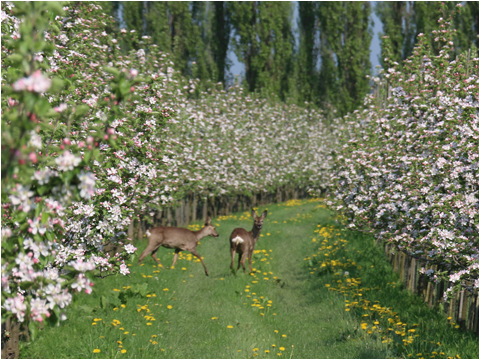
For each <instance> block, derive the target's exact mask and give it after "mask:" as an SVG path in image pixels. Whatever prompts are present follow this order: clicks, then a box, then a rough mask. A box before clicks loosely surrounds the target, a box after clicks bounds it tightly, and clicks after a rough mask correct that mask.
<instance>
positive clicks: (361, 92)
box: [318, 1, 372, 115]
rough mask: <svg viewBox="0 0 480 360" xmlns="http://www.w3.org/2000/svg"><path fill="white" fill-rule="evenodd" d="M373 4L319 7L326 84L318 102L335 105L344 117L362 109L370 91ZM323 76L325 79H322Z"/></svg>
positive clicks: (322, 72)
mask: <svg viewBox="0 0 480 360" xmlns="http://www.w3.org/2000/svg"><path fill="white" fill-rule="evenodd" d="M370 13H371V7H370V3H369V2H333V1H325V2H321V3H320V4H318V19H319V22H320V33H321V34H323V35H321V54H322V65H321V68H320V74H321V79H320V81H322V82H323V84H322V85H321V88H320V91H319V99H318V101H319V102H320V103H321V104H324V105H326V106H329V105H330V106H333V107H334V108H335V109H337V110H338V111H339V113H340V114H341V115H344V114H346V113H347V112H350V111H353V110H355V109H358V108H359V107H360V106H361V104H362V101H363V98H364V96H365V95H366V94H367V92H368V91H369V88H370V84H369V82H368V79H367V78H366V75H369V74H370V71H371V70H370V68H371V65H370V42H371V40H372V33H371V29H370V27H371V24H370V19H369V17H370ZM322 75H323V76H322Z"/></svg>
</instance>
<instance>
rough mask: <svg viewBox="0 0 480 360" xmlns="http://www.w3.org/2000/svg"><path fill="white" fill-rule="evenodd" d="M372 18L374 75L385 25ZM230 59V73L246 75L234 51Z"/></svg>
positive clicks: (296, 6)
mask: <svg viewBox="0 0 480 360" xmlns="http://www.w3.org/2000/svg"><path fill="white" fill-rule="evenodd" d="M297 2H298V1H294V3H295V12H294V14H293V19H294V20H293V26H294V29H293V30H295V28H296V26H297V19H298V5H297V4H296V3H297ZM375 3H376V1H372V9H373V7H374V6H375ZM370 18H371V19H372V20H373V28H372V30H373V37H372V42H371V44H370V63H371V64H372V75H376V74H378V70H377V65H380V60H379V56H380V52H381V49H380V37H379V35H378V34H379V32H381V31H382V30H383V25H382V22H381V21H380V19H379V18H378V17H377V15H376V14H375V12H374V11H372V14H371V15H370ZM227 56H228V58H229V59H230V61H231V62H232V64H233V65H232V66H231V67H230V73H231V74H232V75H233V76H235V75H240V76H241V77H242V76H244V75H245V65H244V64H242V63H241V62H239V61H238V58H237V56H236V55H235V53H234V52H233V51H232V50H229V52H228V55H227Z"/></svg>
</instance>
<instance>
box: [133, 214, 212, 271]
mask: <svg viewBox="0 0 480 360" xmlns="http://www.w3.org/2000/svg"><path fill="white" fill-rule="evenodd" d="M205 236H213V237H218V233H217V231H216V230H215V227H214V226H213V225H212V220H211V219H210V217H207V219H206V220H205V225H204V227H203V228H202V229H201V230H198V231H191V230H188V229H184V228H176V227H168V226H158V227H154V228H151V229H148V230H147V237H148V245H147V248H146V249H145V250H143V252H142V255H140V258H139V259H138V263H139V264H140V263H141V262H142V260H143V258H144V257H145V256H147V255H148V254H150V253H151V254H152V258H153V260H155V261H156V262H157V263H158V264H159V265H160V266H163V265H162V264H161V263H160V261H159V260H158V259H157V255H156V254H157V250H158V249H159V247H160V246H163V247H166V248H169V249H175V255H174V256H173V263H172V267H174V266H175V263H176V262H177V258H178V253H179V252H180V251H187V250H188V251H190V252H191V253H192V255H193V256H195V257H196V258H198V259H200V261H201V262H202V265H203V267H204V268H205V275H207V276H208V270H207V267H206V266H205V264H204V263H203V260H202V258H201V256H200V255H199V254H198V253H197V250H196V248H197V244H198V242H199V241H200V240H201V239H203V238H204V237H205Z"/></svg>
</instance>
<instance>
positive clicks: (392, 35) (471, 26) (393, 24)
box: [375, 1, 478, 64]
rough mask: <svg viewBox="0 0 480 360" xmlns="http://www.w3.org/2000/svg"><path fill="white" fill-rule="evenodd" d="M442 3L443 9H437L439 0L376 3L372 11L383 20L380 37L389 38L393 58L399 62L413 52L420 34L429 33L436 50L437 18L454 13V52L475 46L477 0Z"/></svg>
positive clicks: (476, 37)
mask: <svg viewBox="0 0 480 360" xmlns="http://www.w3.org/2000/svg"><path fill="white" fill-rule="evenodd" d="M444 5H445V6H446V11H440V8H441V6H442V2H440V1H392V2H377V5H376V6H375V13H376V14H377V16H378V17H379V18H380V20H381V21H382V23H383V34H381V36H382V35H387V36H388V37H389V41H390V43H391V46H392V52H393V56H394V57H395V61H397V62H398V63H400V62H401V60H404V59H406V58H407V57H409V56H410V55H411V54H412V51H413V48H414V46H415V45H416V44H417V42H418V35H419V34H420V33H423V34H426V36H429V39H430V45H431V47H432V49H434V50H435V51H439V50H440V49H439V48H438V43H436V42H435V41H434V38H435V37H434V36H432V30H435V29H438V19H439V18H440V17H443V18H448V17H450V15H453V25H454V27H455V29H456V30H457V31H456V35H455V38H454V44H455V47H454V50H455V51H454V53H455V54H454V55H458V54H460V53H462V52H464V51H466V50H468V49H469V48H470V47H472V45H474V44H475V45H477V47H478V2H477V1H466V2H464V3H463V5H462V6H460V7H457V2H445V3H444ZM382 43H383V41H382ZM382 48H383V45H382ZM381 63H382V64H383V59H381Z"/></svg>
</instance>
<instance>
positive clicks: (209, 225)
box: [204, 216, 218, 237]
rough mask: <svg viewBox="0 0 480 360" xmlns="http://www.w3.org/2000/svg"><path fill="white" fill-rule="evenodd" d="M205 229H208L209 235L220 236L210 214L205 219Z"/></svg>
mask: <svg viewBox="0 0 480 360" xmlns="http://www.w3.org/2000/svg"><path fill="white" fill-rule="evenodd" d="M204 229H206V234H207V236H213V237H218V233H217V230H215V226H213V225H212V219H210V216H208V217H207V219H206V220H205V225H204Z"/></svg>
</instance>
